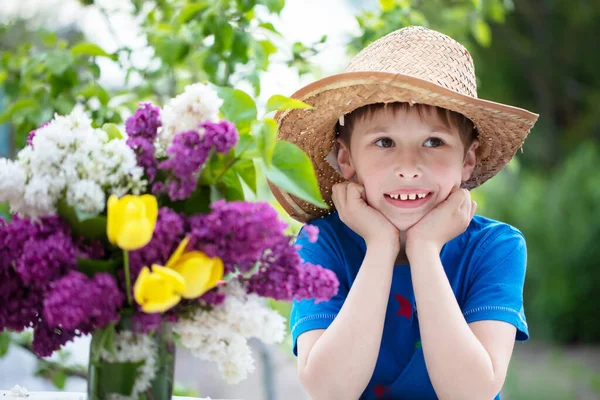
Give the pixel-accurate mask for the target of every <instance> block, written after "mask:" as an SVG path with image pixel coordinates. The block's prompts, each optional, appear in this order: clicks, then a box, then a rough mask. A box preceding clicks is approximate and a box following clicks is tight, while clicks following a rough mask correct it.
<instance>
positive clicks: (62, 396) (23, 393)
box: [0, 385, 217, 400]
mask: <svg viewBox="0 0 600 400" xmlns="http://www.w3.org/2000/svg"><path fill="white" fill-rule="evenodd" d="M86 397H87V396H86V394H85V393H72V392H69V393H67V392H29V391H27V389H25V388H22V387H21V386H19V385H16V386H15V387H13V388H12V389H11V390H0V400H86ZM173 400H211V399H210V397H206V398H204V399H200V398H197V397H181V396H173ZM212 400H217V399H212Z"/></svg>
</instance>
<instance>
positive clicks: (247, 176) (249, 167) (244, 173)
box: [232, 160, 256, 193]
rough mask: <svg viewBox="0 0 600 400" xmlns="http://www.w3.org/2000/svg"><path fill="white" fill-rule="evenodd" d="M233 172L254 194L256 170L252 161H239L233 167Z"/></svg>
mask: <svg viewBox="0 0 600 400" xmlns="http://www.w3.org/2000/svg"><path fill="white" fill-rule="evenodd" d="M232 168H233V170H234V171H235V172H236V173H237V174H238V175H239V176H240V179H242V180H243V181H244V182H245V183H246V185H248V187H249V188H250V189H252V191H253V192H254V193H256V168H255V167H254V162H253V161H252V160H241V161H238V162H237V163H235V164H234V165H233V167H232Z"/></svg>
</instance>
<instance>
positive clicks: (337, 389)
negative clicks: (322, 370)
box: [298, 367, 359, 400]
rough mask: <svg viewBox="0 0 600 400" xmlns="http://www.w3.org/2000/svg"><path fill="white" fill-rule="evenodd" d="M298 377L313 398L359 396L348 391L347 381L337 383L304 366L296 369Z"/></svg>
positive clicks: (339, 399) (328, 399)
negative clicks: (313, 372)
mask: <svg viewBox="0 0 600 400" xmlns="http://www.w3.org/2000/svg"><path fill="white" fill-rule="evenodd" d="M298 378H299V379H300V383H301V384H302V386H303V387H304V389H306V391H307V392H308V394H309V395H310V397H311V399H313V400H348V399H358V397H359V395H355V394H353V393H349V392H348V389H349V385H348V382H346V383H345V384H344V383H342V382H339V383H338V382H335V381H334V380H333V379H331V377H328V376H326V375H324V374H312V373H311V372H310V371H309V370H308V368H306V367H305V368H303V369H301V370H298Z"/></svg>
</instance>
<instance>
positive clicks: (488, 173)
mask: <svg viewBox="0 0 600 400" xmlns="http://www.w3.org/2000/svg"><path fill="white" fill-rule="evenodd" d="M292 97H293V98H296V99H299V100H302V101H304V102H306V103H308V104H310V105H312V106H313V107H314V109H311V110H286V111H283V112H279V113H277V115H276V117H275V118H276V119H277V121H278V124H279V138H280V139H283V140H287V141H290V142H292V143H294V144H296V145H298V146H299V147H300V148H301V149H302V150H304V151H305V152H306V153H307V154H308V156H309V157H310V158H311V160H312V162H313V165H314V168H315V171H316V174H317V180H318V183H319V186H320V188H321V194H322V196H323V199H324V200H325V202H326V203H327V204H328V205H329V206H330V209H329V210H325V209H321V208H318V207H316V206H314V205H312V204H310V203H307V202H305V201H303V200H301V199H298V198H296V197H294V196H292V195H290V194H288V193H286V192H285V191H283V190H282V189H280V188H278V187H276V186H275V185H273V184H271V183H270V186H271V189H272V190H273V194H274V195H275V197H276V198H277V200H278V201H279V202H280V203H281V205H282V206H283V207H284V209H285V210H286V211H287V212H288V213H289V214H290V215H291V216H292V218H294V219H296V220H298V221H301V222H308V221H310V220H311V219H314V218H318V217H320V216H323V215H325V214H326V213H328V212H331V211H333V210H334V206H333V202H332V200H331V188H332V186H333V185H334V184H336V183H338V182H342V181H344V179H343V178H342V177H341V176H340V175H339V174H338V173H337V172H336V171H335V170H334V169H333V168H332V167H331V165H329V163H328V162H327V161H325V157H326V156H327V154H329V152H330V151H331V149H332V147H333V144H334V141H335V126H336V124H337V122H338V120H339V117H340V116H342V115H345V114H348V113H350V112H352V111H353V110H355V109H357V108H359V107H362V106H364V105H367V104H373V103H391V102H408V103H411V104H416V103H421V104H429V105H433V106H438V107H442V108H446V109H449V110H452V111H456V112H458V113H460V114H462V115H464V116H466V117H467V118H469V119H470V120H471V121H473V123H474V124H475V127H476V129H477V134H478V138H479V141H480V146H479V149H478V150H477V165H476V166H475V169H474V170H473V174H472V175H471V178H470V179H469V180H468V181H467V182H465V183H464V184H463V187H464V188H467V189H472V188H475V187H477V186H479V185H481V184H482V183H483V182H485V181H486V180H488V179H490V178H491V177H492V176H494V175H496V174H497V173H498V172H499V171H500V170H501V169H502V168H503V167H504V166H505V165H506V164H507V163H508V162H509V161H510V160H511V158H512V157H513V156H514V154H515V153H516V152H517V150H519V149H520V148H521V147H522V145H523V142H524V140H525V138H526V137H527V135H528V133H529V131H530V130H531V128H532V127H533V125H534V124H535V122H536V120H537V118H538V115H537V114H534V113H531V112H529V111H526V110H523V109H520V108H516V107H511V106H507V105H503V104H499V103H494V102H491V101H486V100H481V99H478V98H477V87H476V80H475V69H474V66H473V60H472V58H471V55H470V54H469V52H468V51H467V50H466V49H465V48H464V47H463V46H462V45H461V44H459V43H458V42H456V41H455V40H453V39H451V38H450V37H448V36H446V35H443V34H441V33H439V32H436V31H432V30H429V29H426V28H422V27H408V28H404V29H400V30H398V31H395V32H392V33H390V34H389V35H387V36H384V37H383V38H381V39H379V40H377V41H375V42H373V43H372V44H370V45H369V46H367V47H366V48H365V49H364V50H362V51H361V52H360V53H359V54H357V55H356V56H355V57H354V58H353V59H352V61H351V62H350V64H349V65H348V67H347V68H346V71H345V72H344V73H342V74H338V75H334V76H331V77H328V78H325V79H321V80H319V81H317V82H314V83H312V84H310V85H308V86H306V87H304V88H302V89H300V90H299V91H298V92H296V93H295V94H294V95H292Z"/></svg>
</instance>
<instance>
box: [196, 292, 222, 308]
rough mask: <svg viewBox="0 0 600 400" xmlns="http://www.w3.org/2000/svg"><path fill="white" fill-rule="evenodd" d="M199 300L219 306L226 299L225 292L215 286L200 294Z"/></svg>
mask: <svg viewBox="0 0 600 400" xmlns="http://www.w3.org/2000/svg"><path fill="white" fill-rule="evenodd" d="M199 300H201V301H203V302H205V303H208V304H211V305H213V306H218V305H219V304H223V302H224V301H225V293H223V292H221V291H220V290H219V289H218V288H215V289H212V290H209V291H208V292H206V293H204V294H203V295H202V296H200V298H199Z"/></svg>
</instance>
